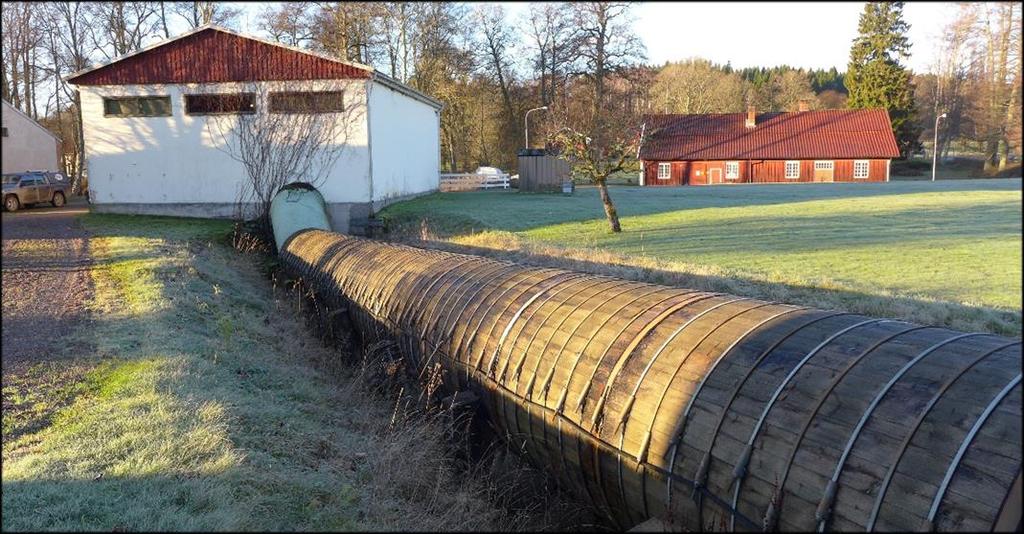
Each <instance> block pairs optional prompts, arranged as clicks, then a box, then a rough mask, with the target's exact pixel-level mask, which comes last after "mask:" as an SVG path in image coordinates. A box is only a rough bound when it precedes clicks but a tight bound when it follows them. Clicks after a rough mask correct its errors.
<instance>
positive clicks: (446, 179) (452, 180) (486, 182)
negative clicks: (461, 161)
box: [441, 173, 509, 192]
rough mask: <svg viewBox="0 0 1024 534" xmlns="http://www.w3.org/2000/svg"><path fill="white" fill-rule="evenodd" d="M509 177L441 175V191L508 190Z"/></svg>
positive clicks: (461, 174) (470, 174)
mask: <svg viewBox="0 0 1024 534" xmlns="http://www.w3.org/2000/svg"><path fill="white" fill-rule="evenodd" d="M508 188H509V175H508V174H505V173H502V174H473V173H455V174H441V191H445V192H448V191H475V190H477V189H508Z"/></svg>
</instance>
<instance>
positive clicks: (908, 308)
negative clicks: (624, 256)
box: [405, 240, 1021, 337]
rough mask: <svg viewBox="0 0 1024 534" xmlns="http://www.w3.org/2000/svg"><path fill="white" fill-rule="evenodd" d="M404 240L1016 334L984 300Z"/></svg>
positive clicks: (1010, 319)
mask: <svg viewBox="0 0 1024 534" xmlns="http://www.w3.org/2000/svg"><path fill="white" fill-rule="evenodd" d="M405 242H406V243H408V244H411V245H414V246H418V247H421V248H432V249H440V250H447V251H450V252H458V253H462V254H473V255H477V256H487V257H492V258H497V259H503V260H507V261H514V262H519V263H523V264H527V265H534V266H544V267H556V268H561V269H568V270H574V271H581V272H585V273H591V274H601V275H607V276H617V277H620V278H624V279H628V280H635V281H639V282H648V283H653V284H663V285H668V286H675V287H681V288H686V289H696V290H703V291H717V292H724V293H730V294H735V295H739V296H744V297H752V298H760V299H764V300H770V301H775V302H783V303H787V304H800V305H806V306H813V307H817V308H823V309H838V310H843V311H849V312H853V313H861V314H864V315H868V316H871V317H878V318H900V319H905V320H908V321H912V322H917V323H920V324H924V325H929V326H943V327H947V328H953V329H956V330H976V331H983V332H990V333H994V334H999V335H1005V336H1015V337H1020V335H1021V313H1020V312H1019V311H1008V310H1003V309H999V308H993V307H989V306H969V305H965V304H960V303H955V302H948V301H933V300H924V299H918V298H913V297H903V296H889V295H886V296H882V295H872V294H869V293H863V292H858V291H850V290H846V289H837V288H821V287H814V286H801V285H795V284H787V283H782V282H775V281H766V280H759V279H755V278H750V277H742V276H739V275H731V274H730V275H729V276H721V275H714V274H702V273H694V272H680V271H672V270H666V269H663V268H658V267H657V266H656V265H657V264H656V263H655V262H650V263H654V265H648V264H645V265H632V264H626V263H617V262H613V261H609V262H597V261H591V260H586V259H580V258H573V257H570V256H569V255H555V254H544V253H538V252H537V251H532V250H529V249H525V250H524V249H519V250H496V249H492V248H486V247H478V246H470V245H460V244H456V243H451V242H445V241H420V240H409V241H405ZM541 248H542V249H543V247H541Z"/></svg>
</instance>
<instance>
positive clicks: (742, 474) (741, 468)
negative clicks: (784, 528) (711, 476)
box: [729, 319, 886, 528]
mask: <svg viewBox="0 0 1024 534" xmlns="http://www.w3.org/2000/svg"><path fill="white" fill-rule="evenodd" d="M883 321H886V319H868V320H867V321H861V322H859V323H855V324H852V325H850V326H847V327H846V328H843V329H842V330H840V331H838V332H836V333H835V334H832V335H831V336H829V337H827V338H826V339H825V341H822V342H821V343H819V344H818V346H816V347H814V348H813V349H811V351H810V352H808V353H807V355H806V356H804V357H803V359H801V360H800V361H799V362H797V364H796V366H794V367H793V369H791V370H790V371H789V374H787V375H786V378H784V379H783V380H782V383H780V384H779V386H778V387H777V388H775V391H774V392H773V393H772V396H771V398H769V399H768V403H767V404H766V405H765V407H764V410H762V411H761V417H760V418H759V419H758V420H757V424H756V425H754V431H753V432H751V433H750V439H748V440H747V446H746V449H744V452H743V454H742V455H741V458H740V459H739V460H738V461H737V462H736V467H735V468H733V477H734V478H735V479H736V490H735V491H733V494H732V506H733V508H735V507H736V506H737V505H738V503H739V499H740V489H741V488H742V487H743V479H744V478H746V474H747V463H748V462H749V461H750V456H751V454H752V453H753V447H754V442H755V441H756V440H757V435H758V434H759V433H760V432H761V426H762V425H764V422H765V419H766V418H767V417H768V412H770V411H771V409H772V407H773V406H775V401H776V400H778V399H779V395H781V394H782V390H783V389H785V388H786V386H788V385H789V381H790V380H792V379H793V377H794V376H796V374H797V372H799V371H800V369H802V368H803V366H804V364H806V363H807V362H808V361H810V359H811V357H813V356H814V355H815V354H817V353H818V352H819V351H820V350H821V349H822V348H824V347H825V346H826V345H828V344H829V343H831V342H833V341H835V340H836V338H838V337H839V336H841V335H843V334H845V333H847V332H849V331H851V330H853V329H855V328H859V327H861V326H864V325H869V324H875V323H880V322H883ZM729 527H730V528H735V520H734V519H731V518H730V519H729Z"/></svg>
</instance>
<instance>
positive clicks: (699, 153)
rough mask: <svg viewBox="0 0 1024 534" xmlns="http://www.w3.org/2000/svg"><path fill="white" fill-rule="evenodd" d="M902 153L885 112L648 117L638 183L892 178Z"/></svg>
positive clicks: (666, 183)
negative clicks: (894, 161)
mask: <svg viewBox="0 0 1024 534" xmlns="http://www.w3.org/2000/svg"><path fill="white" fill-rule="evenodd" d="M899 153H900V152H899V148H898V147H897V145H896V138H895V137H894V136H893V133H892V127H891V126H890V122H889V113H888V112H887V111H886V110H884V109H830V110H821V111H798V112H793V113H761V114H758V113H757V112H756V111H755V110H754V109H753V108H750V109H749V110H748V111H747V113H746V114H743V113H722V114H705V115H648V116H646V117H644V138H643V142H642V144H641V147H640V163H641V168H642V169H643V172H642V173H641V180H640V184H641V185H648V186H653V185H709V184H738V183H769V182H779V183H787V182H860V181H865V182H887V181H889V162H890V161H891V159H892V158H895V157H898V156H899Z"/></svg>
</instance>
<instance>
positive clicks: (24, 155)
mask: <svg viewBox="0 0 1024 534" xmlns="http://www.w3.org/2000/svg"><path fill="white" fill-rule="evenodd" d="M0 117H2V119H3V130H2V131H0V133H2V134H3V138H2V139H3V140H2V142H3V150H2V153H3V154H2V159H3V165H2V166H3V173H4V174H6V173H9V172H22V171H51V172H57V171H59V170H60V168H58V165H59V162H60V148H61V147H60V138H59V137H57V136H56V135H54V134H53V132H51V131H50V130H47V129H46V128H44V127H43V125H41V124H39V123H38V122H36V121H34V120H32V117H29V116H28V115H26V114H24V113H22V112H21V110H19V109H18V108H16V107H14V106H12V105H11V104H10V103H8V102H7V101H6V100H3V113H0Z"/></svg>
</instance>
